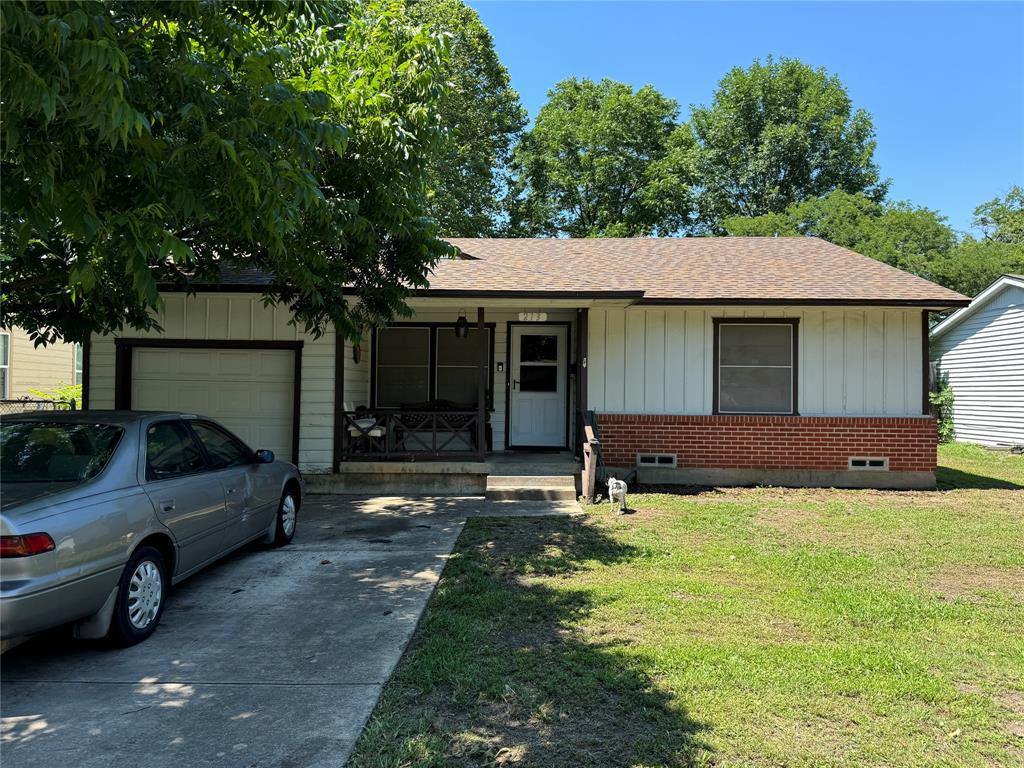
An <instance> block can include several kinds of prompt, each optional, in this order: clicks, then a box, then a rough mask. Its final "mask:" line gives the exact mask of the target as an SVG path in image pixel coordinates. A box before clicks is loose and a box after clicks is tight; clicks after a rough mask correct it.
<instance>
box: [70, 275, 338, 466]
mask: <svg viewBox="0 0 1024 768" xmlns="http://www.w3.org/2000/svg"><path fill="white" fill-rule="evenodd" d="M164 302H165V305H164V309H163V311H162V312H161V313H160V314H159V316H158V321H159V323H160V325H161V326H162V328H163V332H162V333H159V332H150V333H143V332H138V331H133V330H130V329H126V330H124V331H123V332H122V333H120V334H117V335H118V336H121V337H124V338H168V339H191V340H221V341H223V340H230V341H302V342H303V349H302V385H301V391H300V397H301V400H300V415H299V451H298V457H299V465H300V466H301V467H302V468H303V469H309V470H327V469H330V467H331V462H332V452H333V449H334V344H335V338H334V330H333V329H329V330H328V331H327V332H326V333H325V334H324V335H323V336H321V337H320V338H314V337H313V336H312V335H310V334H307V333H304V332H302V331H301V330H299V328H297V327H296V326H295V325H291V324H289V320H290V319H291V313H290V312H289V311H288V309H287V307H283V306H271V307H266V306H264V304H263V301H262V299H261V297H260V296H259V295H257V294H238V293H231V294H228V293H205V294H203V293H201V294H198V295H196V296H191V297H190V296H186V295H185V294H178V293H170V294H164ZM114 338H115V337H114V336H94V337H93V339H92V346H91V350H90V360H89V403H88V405H89V407H90V408H113V407H114V366H115V360H114V358H115V352H114V351H115V345H114ZM350 359H351V358H350Z"/></svg>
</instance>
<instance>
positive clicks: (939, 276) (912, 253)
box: [724, 191, 1024, 296]
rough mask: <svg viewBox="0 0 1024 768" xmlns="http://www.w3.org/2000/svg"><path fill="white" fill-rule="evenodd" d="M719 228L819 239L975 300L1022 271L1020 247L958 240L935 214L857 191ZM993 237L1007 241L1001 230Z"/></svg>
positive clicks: (731, 220) (732, 232)
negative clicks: (997, 282) (1002, 277)
mask: <svg viewBox="0 0 1024 768" xmlns="http://www.w3.org/2000/svg"><path fill="white" fill-rule="evenodd" d="M987 206H990V204H986V205H985V206H981V207H979V208H978V210H977V211H976V214H975V215H976V217H977V218H976V219H975V224H976V226H979V227H983V226H985V225H984V223H983V221H982V218H981V217H982V216H984V215H985V214H984V211H986V210H989V208H988V207H987ZM1011 208H1012V202H1011ZM1011 212H1012V211H1011ZM1010 218H1011V220H1012V216H1011V217H1010ZM1004 220H1005V217H1004ZM724 227H725V230H726V231H727V233H728V234H730V235H736V236H746V237H752V236H759V237H772V236H774V235H780V236H798V235H806V236H815V237H821V238H824V239H825V240H828V241H829V242H832V243H835V244H837V245H841V246H843V247H845V248H850V249H851V250H854V251H857V252H858V253H863V254H864V255H865V256H871V257H872V258H875V259H878V260H879V261H884V262H885V263H886V264H891V265H892V266H894V267H899V268H900V269H905V270H907V271H908V272H913V273H914V274H917V275H920V276H922V277H925V278H927V279H929V280H934V281H935V282H937V283H940V284H942V285H945V286H946V287H948V288H952V289H953V290H955V291H959V292H960V293H963V294H965V295H967V296H974V295H976V294H977V293H978V292H979V291H980V290H981V289H983V288H984V287H985V286H986V285H988V284H989V283H991V282H992V281H993V280H995V279H996V278H997V277H999V275H1001V274H1006V273H1012V272H1024V245H1021V244H1018V243H1013V242H1007V241H1005V240H1000V239H987V238H986V239H982V240H976V239H975V238H973V237H970V236H967V237H963V238H959V239H958V238H957V235H956V233H955V232H954V231H953V230H952V228H950V227H949V225H948V224H946V221H945V218H944V217H943V216H940V215H939V214H938V213H936V212H935V211H932V210H929V209H927V208H919V207H915V206H912V205H910V204H909V203H905V202H896V203H889V202H886V203H879V202H876V201H874V200H871V199H870V198H868V197H865V196H864V195H862V194H856V195H851V194H849V193H847V192H839V191H837V192H832V193H831V194H829V195H826V196H825V197H822V198H817V199H814V200H806V201H803V202H800V203H793V204H792V205H790V206H788V207H787V208H786V210H785V211H783V212H782V213H769V214H765V215H763V216H755V217H750V218H745V217H731V218H728V219H726V220H725V222H724ZM996 233H998V236H999V237H1009V235H1008V234H1007V231H1006V229H1005V227H1004V228H1003V229H1002V230H998V229H996V230H994V232H993V234H996Z"/></svg>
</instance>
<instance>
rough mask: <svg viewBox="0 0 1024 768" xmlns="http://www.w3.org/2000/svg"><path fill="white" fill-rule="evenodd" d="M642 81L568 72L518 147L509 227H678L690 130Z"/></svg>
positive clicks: (659, 230)
mask: <svg viewBox="0 0 1024 768" xmlns="http://www.w3.org/2000/svg"><path fill="white" fill-rule="evenodd" d="M677 116H678V105H677V104H676V102H674V101H672V100H671V99H668V98H665V97H664V96H663V95H661V94H660V93H658V91H656V90H655V89H654V88H652V87H651V86H649V85H647V86H644V87H643V88H640V89H638V90H634V89H633V88H631V87H630V86H628V85H626V84H624V83H617V82H614V81H612V80H602V81H601V82H599V83H598V82H594V81H592V80H578V79H576V78H569V79H568V80H563V81H562V82H560V83H558V84H557V85H556V86H555V88H554V89H552V90H551V91H550V92H549V93H548V101H547V103H546V104H545V105H544V106H543V107H541V109H540V112H539V114H538V115H537V120H536V122H535V124H534V126H533V128H532V129H530V130H529V131H527V132H526V133H525V134H524V135H523V138H522V141H521V142H520V144H519V146H518V147H517V148H516V150H515V154H514V167H515V171H516V180H515V184H514V185H513V188H512V191H511V195H510V197H511V203H510V230H511V234H514V235H520V236H534V235H548V236H558V235H568V236H570V237H631V236H636V235H654V234H658V235H667V234H674V233H677V232H679V231H680V230H681V229H682V228H684V227H685V226H686V225H687V224H688V222H689V218H690V213H691V210H692V201H691V195H690V186H689V152H690V149H691V146H692V141H691V139H690V136H689V133H688V132H687V131H686V130H685V129H683V128H681V127H679V126H678V125H677V123H676V118H677Z"/></svg>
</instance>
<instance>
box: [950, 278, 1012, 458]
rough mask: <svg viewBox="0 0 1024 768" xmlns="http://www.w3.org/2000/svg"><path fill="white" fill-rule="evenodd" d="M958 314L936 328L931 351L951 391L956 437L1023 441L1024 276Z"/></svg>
mask: <svg viewBox="0 0 1024 768" xmlns="http://www.w3.org/2000/svg"><path fill="white" fill-rule="evenodd" d="M961 312H964V313H965V315H964V318H963V319H962V320H960V321H957V322H956V323H955V324H953V325H951V326H950V327H949V329H948V330H946V331H944V332H941V333H939V332H938V331H940V329H941V328H942V326H941V325H940V326H938V327H937V328H936V334H935V337H934V349H933V352H932V354H933V355H934V356H935V358H936V359H937V360H938V369H939V373H940V375H942V376H944V377H946V379H947V381H948V382H949V385H950V387H951V388H952V390H953V394H954V398H955V399H954V402H953V424H954V426H955V428H956V439H957V440H959V441H962V442H974V443H982V444H985V445H993V446H1000V445H1002V446H1006V445H1020V444H1024V279H1018V280H1013V279H1010V280H1007V281H1005V283H1004V284H1003V285H1002V286H1000V288H999V290H998V291H997V292H996V293H994V295H992V296H991V298H989V299H988V300H986V301H984V302H983V303H980V304H979V305H978V306H974V305H972V306H971V307H969V308H968V309H965V310H961ZM950 319H952V318H950Z"/></svg>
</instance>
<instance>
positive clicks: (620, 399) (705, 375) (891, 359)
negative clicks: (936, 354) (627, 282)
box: [587, 306, 923, 416]
mask: <svg viewBox="0 0 1024 768" xmlns="http://www.w3.org/2000/svg"><path fill="white" fill-rule="evenodd" d="M772 317H779V318H796V319H798V320H799V321H800V322H799V324H798V326H797V327H798V331H797V333H798V339H799V342H798V349H799V360H798V363H799V364H798V373H797V375H798V386H797V396H798V404H797V409H798V412H799V413H800V414H801V415H804V416H821V415H827V416H882V415H885V416H920V415H921V413H922V386H923V384H922V367H923V364H922V339H921V333H922V327H921V310H919V309H897V308H894V309H887V308H885V309H883V308H879V309H875V308H835V309H832V308H810V307H808V308H800V307H796V308H764V307H642V306H638V307H629V308H626V309H591V310H590V313H589V318H590V332H589V336H588V347H587V351H588V374H587V382H588V385H587V406H588V408H590V409H592V410H595V411H598V412H606V413H643V414H689V415H700V414H710V413H711V410H712V395H713V393H712V386H713V380H714V378H713V370H712V368H713V360H714V358H713V343H714V342H713V339H714V324H713V319H714V318H769V319H770V318H772Z"/></svg>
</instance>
